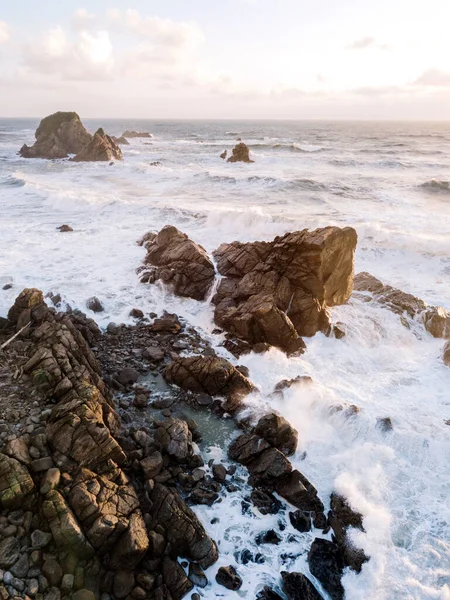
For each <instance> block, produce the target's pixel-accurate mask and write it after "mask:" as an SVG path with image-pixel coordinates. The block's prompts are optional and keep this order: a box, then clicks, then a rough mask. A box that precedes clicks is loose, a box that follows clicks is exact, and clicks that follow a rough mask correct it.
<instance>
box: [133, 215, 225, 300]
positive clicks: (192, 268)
mask: <svg viewBox="0 0 450 600" xmlns="http://www.w3.org/2000/svg"><path fill="white" fill-rule="evenodd" d="M145 247H146V249H147V256H146V257H145V259H144V264H145V265H146V266H148V267H149V268H148V269H145V270H143V271H142V274H141V281H143V282H146V283H154V282H155V281H157V280H161V281H163V282H164V283H165V284H168V285H170V286H171V287H172V288H173V291H174V293H175V294H177V295H178V296H186V297H189V298H194V299H195V300H204V299H205V297H206V295H207V294H208V292H209V289H210V288H211V286H212V283H213V281H214V276H215V271H214V266H213V264H212V262H211V261H210V259H209V258H208V255H207V254H206V252H205V250H204V248H202V247H201V246H199V245H198V244H196V243H195V242H193V241H192V240H190V239H189V238H188V236H187V235H185V234H184V233H182V232H181V231H179V230H178V229H177V228H176V227H173V226H171V225H167V226H166V227H164V228H163V229H161V231H160V232H159V233H158V235H157V236H156V237H154V238H153V239H150V240H149V241H147V243H146V244H145Z"/></svg>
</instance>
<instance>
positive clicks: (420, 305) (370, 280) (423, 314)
mask: <svg viewBox="0 0 450 600" xmlns="http://www.w3.org/2000/svg"><path fill="white" fill-rule="evenodd" d="M354 288H355V290H357V291H360V292H370V293H371V294H372V296H373V298H374V300H376V301H377V302H379V303H380V304H385V305H386V306H387V307H388V308H389V309H390V310H392V311H393V312H395V313H397V314H400V315H401V314H403V313H406V314H407V315H408V316H409V317H410V318H411V319H413V318H416V319H417V320H418V321H420V322H422V323H423V325H424V327H425V329H426V330H427V331H428V332H429V333H431V335H432V336H433V337H436V338H450V312H449V311H447V310H445V309H444V308H442V306H428V305H427V304H426V303H425V302H424V301H423V300H421V299H420V298H417V297H416V296H413V295H412V294H408V293H406V292H403V291H402V290H399V289H398V288H394V287H392V286H390V285H384V284H383V283H382V282H381V281H380V280H379V279H377V278H376V277H374V276H373V275H371V274H370V273H367V272H362V273H358V274H357V275H355V280H354Z"/></svg>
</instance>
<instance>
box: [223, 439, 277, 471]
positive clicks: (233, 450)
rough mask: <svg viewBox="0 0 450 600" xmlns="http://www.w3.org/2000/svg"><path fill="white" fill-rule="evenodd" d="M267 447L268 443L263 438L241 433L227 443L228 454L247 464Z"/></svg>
mask: <svg viewBox="0 0 450 600" xmlns="http://www.w3.org/2000/svg"><path fill="white" fill-rule="evenodd" d="M269 448H270V445H269V444H268V443H267V442H266V440H264V439H263V438H261V437H259V436H257V435H253V434H248V433H243V434H242V435H240V436H238V437H237V438H236V439H234V440H233V441H232V442H231V444H230V445H229V447H228V456H229V457H230V458H231V459H232V460H235V461H237V462H239V463H241V464H242V465H248V464H249V463H250V462H251V461H252V460H254V459H255V458H257V457H258V456H260V455H261V454H262V453H263V452H265V451H266V450H268V449H269Z"/></svg>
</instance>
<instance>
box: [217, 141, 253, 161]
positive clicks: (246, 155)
mask: <svg viewBox="0 0 450 600" xmlns="http://www.w3.org/2000/svg"><path fill="white" fill-rule="evenodd" d="M225 156H226V152H225ZM225 156H223V154H222V155H221V158H225ZM227 162H229V163H233V162H245V163H252V162H254V161H253V160H250V149H249V147H248V146H247V144H244V142H240V143H239V144H236V146H235V147H234V148H233V150H232V151H231V156H230V157H229V158H228V160H227Z"/></svg>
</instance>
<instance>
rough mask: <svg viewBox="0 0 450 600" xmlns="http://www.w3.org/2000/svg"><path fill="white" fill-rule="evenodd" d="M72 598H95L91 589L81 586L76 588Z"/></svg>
mask: <svg viewBox="0 0 450 600" xmlns="http://www.w3.org/2000/svg"><path fill="white" fill-rule="evenodd" d="M72 600H96V597H95V594H94V592H92V591H91V590H87V589H85V588H82V589H81V590H77V591H76V592H75V593H74V594H73V596H72Z"/></svg>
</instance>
